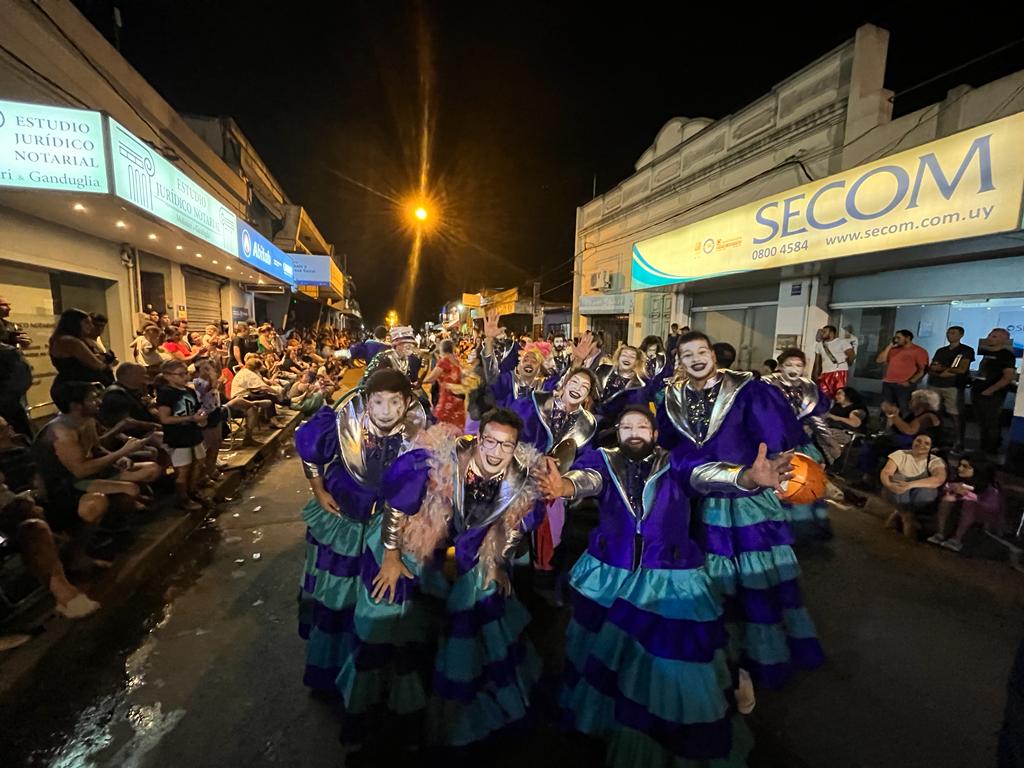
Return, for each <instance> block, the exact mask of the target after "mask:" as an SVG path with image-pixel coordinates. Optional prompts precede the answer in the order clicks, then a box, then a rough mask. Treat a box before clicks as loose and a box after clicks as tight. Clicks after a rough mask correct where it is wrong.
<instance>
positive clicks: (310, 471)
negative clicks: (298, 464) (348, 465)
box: [302, 461, 323, 480]
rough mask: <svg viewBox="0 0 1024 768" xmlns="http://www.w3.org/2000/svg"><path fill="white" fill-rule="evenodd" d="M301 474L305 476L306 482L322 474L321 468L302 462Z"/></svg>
mask: <svg viewBox="0 0 1024 768" xmlns="http://www.w3.org/2000/svg"><path fill="white" fill-rule="evenodd" d="M302 472H303V474H305V475H306V479H307V480H312V479H313V478H314V477H320V476H321V475H322V474H323V467H321V466H320V465H319V464H314V463H312V462H310V461H304V462H302Z"/></svg>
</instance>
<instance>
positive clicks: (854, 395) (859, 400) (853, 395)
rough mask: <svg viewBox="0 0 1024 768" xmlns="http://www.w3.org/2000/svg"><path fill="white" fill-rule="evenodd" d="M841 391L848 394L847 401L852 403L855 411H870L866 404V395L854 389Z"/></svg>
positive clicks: (844, 388)
mask: <svg viewBox="0 0 1024 768" xmlns="http://www.w3.org/2000/svg"><path fill="white" fill-rule="evenodd" d="M839 389H841V390H842V391H843V392H845V393H846V399H847V400H849V401H850V405H852V406H853V407H854V408H855V409H859V410H865V411H866V410H867V409H868V407H867V405H865V404H864V395H862V394H861V393H860V392H858V391H857V390H856V389H854V388H853V387H840V388H839ZM837 391H838V390H837Z"/></svg>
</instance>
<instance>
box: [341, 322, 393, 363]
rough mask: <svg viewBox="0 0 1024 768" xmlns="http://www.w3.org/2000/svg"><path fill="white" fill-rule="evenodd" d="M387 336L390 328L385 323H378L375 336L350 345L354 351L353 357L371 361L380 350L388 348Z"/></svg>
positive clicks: (374, 332)
mask: <svg viewBox="0 0 1024 768" xmlns="http://www.w3.org/2000/svg"><path fill="white" fill-rule="evenodd" d="M387 338H388V329H387V328H385V327H384V326H383V325H378V326H377V327H376V328H374V329H373V338H370V339H367V340H366V341H364V342H361V343H359V344H353V345H352V346H351V347H349V349H350V350H351V352H352V359H353V360H363V361H365V362H367V363H369V362H370V361H371V360H373V358H375V357H376V356H377V355H378V354H379V353H380V352H383V351H384V350H385V349H387V348H388V343H387Z"/></svg>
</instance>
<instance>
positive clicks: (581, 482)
mask: <svg viewBox="0 0 1024 768" xmlns="http://www.w3.org/2000/svg"><path fill="white" fill-rule="evenodd" d="M565 479H566V480H568V481H569V482H570V483H572V487H573V492H572V498H573V499H586V498H589V497H591V496H598V495H600V493H601V488H602V487H603V485H604V483H603V482H602V481H601V473H600V472H598V471H597V470H596V469H573V470H570V471H569V472H566V473H565Z"/></svg>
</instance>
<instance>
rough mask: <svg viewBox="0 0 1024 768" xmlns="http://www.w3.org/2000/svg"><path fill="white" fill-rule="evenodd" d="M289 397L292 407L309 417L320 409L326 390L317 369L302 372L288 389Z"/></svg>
mask: <svg viewBox="0 0 1024 768" xmlns="http://www.w3.org/2000/svg"><path fill="white" fill-rule="evenodd" d="M328 386H330V385H328ZM288 398H289V402H290V403H291V407H292V408H293V409H294V410H296V411H299V412H300V413H301V414H302V415H303V416H305V417H307V418H308V417H310V416H312V415H313V414H314V413H316V412H317V411H318V410H320V408H321V407H322V406H323V404H324V392H323V388H322V386H321V384H320V382H319V380H318V379H317V375H316V371H307V372H305V373H304V374H302V376H300V377H299V379H298V381H296V382H295V383H294V384H292V386H291V388H290V389H289V390H288Z"/></svg>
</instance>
